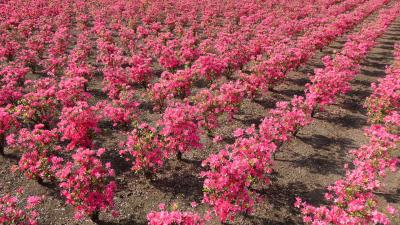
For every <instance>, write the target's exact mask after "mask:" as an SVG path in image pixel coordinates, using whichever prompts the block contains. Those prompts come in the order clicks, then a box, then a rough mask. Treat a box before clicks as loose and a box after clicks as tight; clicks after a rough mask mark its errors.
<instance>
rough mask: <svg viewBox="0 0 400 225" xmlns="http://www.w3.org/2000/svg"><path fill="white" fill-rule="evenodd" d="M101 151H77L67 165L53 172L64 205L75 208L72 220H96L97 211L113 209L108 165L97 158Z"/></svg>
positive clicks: (111, 172) (112, 193) (112, 175)
mask: <svg viewBox="0 0 400 225" xmlns="http://www.w3.org/2000/svg"><path fill="white" fill-rule="evenodd" d="M104 152H105V149H99V150H97V151H94V150H90V149H85V148H79V149H77V150H76V153H74V154H73V155H72V159H73V161H72V162H67V163H66V164H65V165H64V167H63V168H61V169H60V170H59V171H58V172H57V174H56V175H57V178H58V179H59V181H60V184H59V186H60V188H61V194H62V195H63V196H64V197H65V199H66V202H67V203H68V204H70V205H72V206H73V207H74V208H75V218H76V219H78V220H79V219H82V217H83V216H86V215H88V216H91V217H92V218H93V217H94V218H93V219H94V220H96V219H98V218H96V217H98V213H99V212H100V211H105V210H111V209H112V208H113V206H114V200H113V199H114V192H115V190H116V188H117V186H116V183H115V182H114V181H111V178H112V177H114V176H115V174H114V170H113V169H111V164H110V163H106V164H105V165H103V163H102V162H101V161H100V159H99V157H100V156H101V155H102V154H103V153H104Z"/></svg>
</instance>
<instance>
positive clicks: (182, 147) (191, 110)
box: [158, 104, 202, 153]
mask: <svg viewBox="0 0 400 225" xmlns="http://www.w3.org/2000/svg"><path fill="white" fill-rule="evenodd" d="M200 119H201V117H200V114H199V110H198V109H197V108H196V107H194V106H191V105H189V104H175V105H173V106H171V107H168V108H167V109H166V110H165V113H164V115H163V118H162V119H161V120H160V121H158V125H159V126H161V127H162V129H161V130H160V135H161V136H162V139H163V142H164V143H165V144H164V148H165V149H166V150H167V151H169V152H176V153H178V152H180V153H184V152H186V151H189V150H191V149H196V148H200V147H202V145H201V143H200V130H199V126H198V123H197V121H199V120H200Z"/></svg>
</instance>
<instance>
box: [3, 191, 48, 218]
mask: <svg viewBox="0 0 400 225" xmlns="http://www.w3.org/2000/svg"><path fill="white" fill-rule="evenodd" d="M22 193H23V191H22V190H18V191H17V195H15V196H14V195H8V194H7V195H4V196H1V197H0V209H1V212H0V223H1V224H5V225H8V224H10V225H11V224H20V225H36V224H38V223H37V218H38V216H39V214H38V212H37V211H36V210H35V207H36V206H37V205H38V204H40V202H41V201H42V198H41V197H37V196H29V197H27V198H26V199H22V197H21V195H22Z"/></svg>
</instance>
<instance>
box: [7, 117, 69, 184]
mask: <svg viewBox="0 0 400 225" xmlns="http://www.w3.org/2000/svg"><path fill="white" fill-rule="evenodd" d="M58 139H59V137H58V134H57V132H56V130H46V129H44V125H43V124H38V125H35V128H34V129H33V130H32V131H31V130H28V129H25V128H23V129H21V130H19V132H18V135H17V136H15V135H13V134H12V135H10V136H8V137H7V143H8V145H9V147H10V148H12V149H14V150H18V151H20V152H22V156H21V158H20V160H19V163H18V170H19V171H21V172H23V173H24V175H25V176H26V177H28V178H30V179H36V180H39V181H40V182H41V181H43V180H44V179H46V180H49V181H55V178H56V177H55V173H56V172H57V171H58V170H59V169H60V168H61V167H62V165H61V163H62V161H63V159H62V158H60V157H58V156H57V155H58V153H59V152H60V151H61V147H60V146H59V145H58V142H57V141H58Z"/></svg>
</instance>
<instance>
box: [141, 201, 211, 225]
mask: <svg viewBox="0 0 400 225" xmlns="http://www.w3.org/2000/svg"><path fill="white" fill-rule="evenodd" d="M159 208H160V210H161V211H159V212H154V211H152V212H150V213H148V214H147V220H148V221H149V225H175V224H176V225H202V224H205V222H206V221H207V220H209V219H210V218H209V215H205V216H204V218H202V217H201V216H200V215H199V214H197V213H194V212H187V211H186V212H181V211H177V210H176V208H177V206H176V205H174V206H173V208H172V211H167V210H166V209H165V205H164V204H160V206H159Z"/></svg>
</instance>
